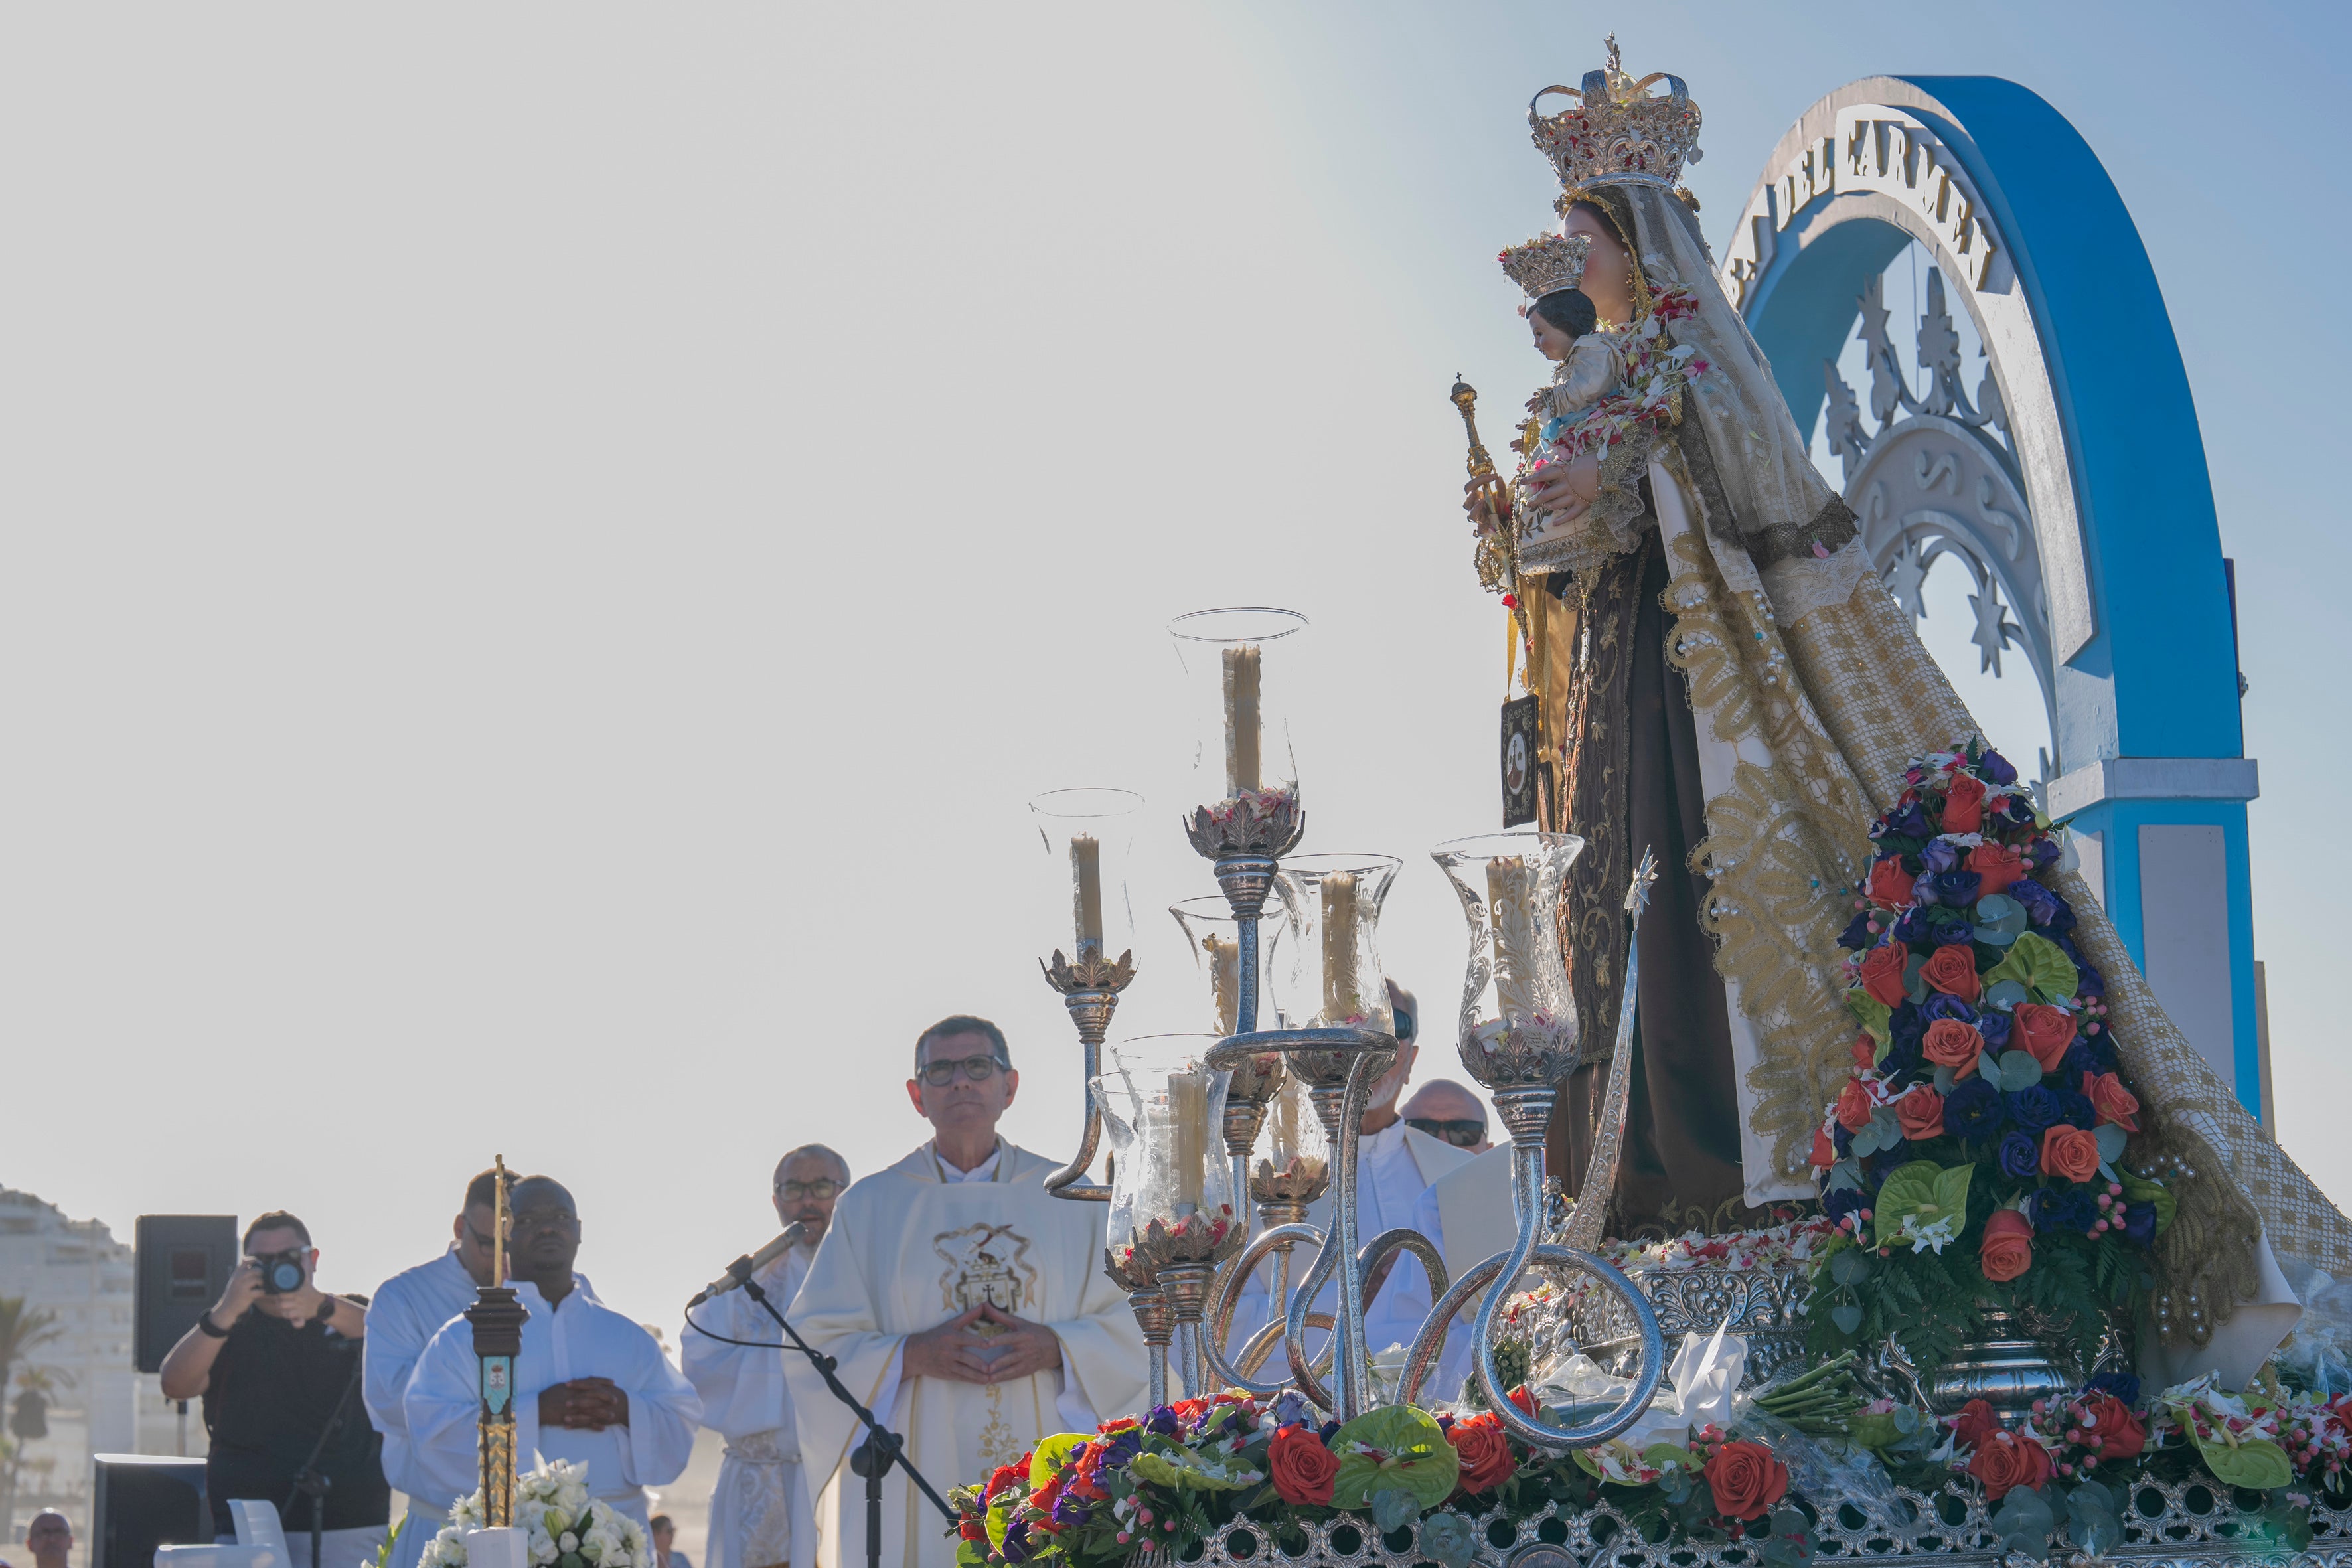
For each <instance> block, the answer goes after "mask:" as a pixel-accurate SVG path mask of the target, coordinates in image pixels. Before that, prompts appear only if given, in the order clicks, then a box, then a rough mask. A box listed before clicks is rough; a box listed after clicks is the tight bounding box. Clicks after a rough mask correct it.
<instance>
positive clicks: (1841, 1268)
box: [1830, 1247, 1870, 1285]
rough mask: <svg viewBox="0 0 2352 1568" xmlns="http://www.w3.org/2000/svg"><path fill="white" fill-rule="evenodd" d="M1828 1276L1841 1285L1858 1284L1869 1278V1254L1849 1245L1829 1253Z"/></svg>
mask: <svg viewBox="0 0 2352 1568" xmlns="http://www.w3.org/2000/svg"><path fill="white" fill-rule="evenodd" d="M1830 1278H1831V1279H1834V1280H1836V1281H1837V1282H1838V1283H1839V1284H1841V1285H1859V1284H1861V1283H1862V1282H1863V1281H1864V1280H1865V1279H1869V1278H1870V1254H1868V1253H1867V1252H1864V1251H1863V1250H1862V1248H1860V1247H1846V1248H1844V1249H1843V1250H1842V1251H1839V1252H1835V1253H1832V1254H1831V1255H1830Z"/></svg>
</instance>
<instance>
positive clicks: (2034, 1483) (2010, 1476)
mask: <svg viewBox="0 0 2352 1568" xmlns="http://www.w3.org/2000/svg"><path fill="white" fill-rule="evenodd" d="M2050 1473H2051V1466H2050V1451H2049V1450H2048V1449H2047V1448H2044V1447H2042V1445H2041V1444H2039V1443H2037V1442H2035V1441H2034V1440H2033V1439H2032V1438H2031V1437H2021V1436H2018V1435H2017V1434H2016V1433H2014V1432H1990V1433H1987V1434H1986V1435H1985V1439H1984V1441H1983V1442H1981V1443H1979V1444H1978V1445H1977V1451H1976V1453H1975V1454H1974V1455H1973V1456H1971V1457H1970V1458H1969V1474H1970V1475H1972V1476H1974V1477H1976V1479H1979V1480H1980V1481H1982V1482H1983V1483H1984V1489H1985V1496H1986V1497H1987V1498H1990V1500H1993V1501H1994V1502H1999V1501H2000V1500H2001V1499H2003V1498H2005V1497H2007V1496H2008V1495H2009V1494H2010V1492H2011V1489H2014V1488H2017V1487H2028V1488H2032V1489H2037V1490H2038V1489H2040V1488H2041V1486H2042V1483H2043V1482H2044V1481H2046V1480H2048V1479H2050Z"/></svg>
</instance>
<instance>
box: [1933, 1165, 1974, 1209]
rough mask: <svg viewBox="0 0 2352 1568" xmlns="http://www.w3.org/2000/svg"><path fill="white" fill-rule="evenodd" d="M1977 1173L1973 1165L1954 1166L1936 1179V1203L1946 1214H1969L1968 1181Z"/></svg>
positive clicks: (1938, 1174)
mask: <svg viewBox="0 0 2352 1568" xmlns="http://www.w3.org/2000/svg"><path fill="white" fill-rule="evenodd" d="M1976 1173H1977V1168H1976V1167H1975V1166H1974V1165H1954V1166H1953V1167H1951V1169H1949V1170H1948V1171H1943V1172H1940V1173H1937V1177H1936V1202H1937V1204H1938V1205H1941V1207H1942V1208H1943V1211H1944V1212H1945V1213H1946V1214H1956V1215H1967V1214H1968V1212H1969V1178H1970V1177H1972V1176H1974V1175H1975V1174H1976Z"/></svg>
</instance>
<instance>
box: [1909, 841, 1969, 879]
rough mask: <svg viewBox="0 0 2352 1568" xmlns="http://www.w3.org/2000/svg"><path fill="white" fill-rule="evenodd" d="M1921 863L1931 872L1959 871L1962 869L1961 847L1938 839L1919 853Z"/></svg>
mask: <svg viewBox="0 0 2352 1568" xmlns="http://www.w3.org/2000/svg"><path fill="white" fill-rule="evenodd" d="M1919 862H1920V864H1921V865H1923V866H1925V867H1926V868H1927V869H1928V870H1929V871H1931V872H1943V871H1957V870H1958V869H1959V868H1960V847H1959V846H1958V845H1957V844H1952V843H1949V842H1948V841H1946V840H1944V839H1941V838H1938V839H1937V840H1936V841H1935V842H1934V843H1933V844H1930V845H1928V846H1927V847H1926V848H1925V849H1922V850H1920V851H1919Z"/></svg>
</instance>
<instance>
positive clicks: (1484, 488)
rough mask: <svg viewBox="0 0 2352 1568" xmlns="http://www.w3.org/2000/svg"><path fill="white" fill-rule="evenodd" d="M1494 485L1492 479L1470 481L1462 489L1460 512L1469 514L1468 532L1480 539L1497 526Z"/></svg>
mask: <svg viewBox="0 0 2352 1568" xmlns="http://www.w3.org/2000/svg"><path fill="white" fill-rule="evenodd" d="M1494 485H1495V482H1494V480H1492V479H1472V480H1471V481H1470V482H1469V483H1468V484H1466V485H1464V486H1463V487H1462V491H1463V494H1462V510H1464V511H1465V512H1468V513H1469V514H1470V531H1472V532H1473V533H1475V534H1476V535H1477V536H1478V537H1479V538H1481V539H1484V538H1485V537H1486V535H1488V534H1490V533H1492V532H1494V531H1495V529H1496V526H1497V521H1498V520H1497V519H1496V516H1495V489H1494Z"/></svg>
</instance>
